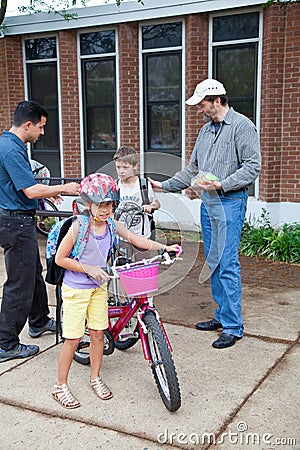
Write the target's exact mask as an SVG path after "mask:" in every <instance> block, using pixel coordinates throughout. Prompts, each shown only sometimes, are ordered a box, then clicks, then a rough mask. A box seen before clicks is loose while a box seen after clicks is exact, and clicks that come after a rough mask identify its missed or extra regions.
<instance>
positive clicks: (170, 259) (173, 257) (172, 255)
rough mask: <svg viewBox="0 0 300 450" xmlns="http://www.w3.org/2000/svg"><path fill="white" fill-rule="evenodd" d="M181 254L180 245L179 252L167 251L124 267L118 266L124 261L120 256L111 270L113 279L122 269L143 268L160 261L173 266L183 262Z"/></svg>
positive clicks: (126, 264)
mask: <svg viewBox="0 0 300 450" xmlns="http://www.w3.org/2000/svg"><path fill="white" fill-rule="evenodd" d="M180 254H181V247H180V245H178V252H173V251H172V252H167V251H164V252H163V253H161V254H160V255H156V256H153V258H149V259H142V260H141V261H137V262H134V263H129V262H126V263H125V264H122V265H118V260H119V259H120V258H121V259H124V257H123V256H118V258H116V259H115V261H114V263H113V264H112V266H111V270H112V273H113V276H112V277H111V278H115V277H118V272H117V270H118V269H120V268H126V269H129V268H130V267H142V266H144V265H146V264H151V263H153V262H156V261H158V260H162V261H160V264H165V265H170V264H173V263H174V262H175V261H177V260H182V258H180V257H179V255H180Z"/></svg>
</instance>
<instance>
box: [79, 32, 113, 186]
mask: <svg viewBox="0 0 300 450" xmlns="http://www.w3.org/2000/svg"><path fill="white" fill-rule="evenodd" d="M102 31H114V32H115V48H116V51H115V52H112V53H98V54H97V53H95V54H93V55H81V54H80V36H81V35H82V34H87V33H95V32H102ZM118 48H119V33H118V28H117V27H115V26H112V27H103V28H102V27H101V28H88V29H84V30H81V31H80V32H78V33H77V55H78V64H77V66H78V93H79V120H80V161H81V168H80V170H81V177H82V178H83V177H84V176H85V152H84V114H83V108H84V103H83V81H82V72H81V61H82V60H87V59H95V58H99V59H101V58H107V57H112V56H114V57H115V67H116V115H117V121H116V128H117V129H116V132H117V142H116V144H117V148H118V147H119V146H120V88H119V86H120V83H119V80H120V65H119V58H118Z"/></svg>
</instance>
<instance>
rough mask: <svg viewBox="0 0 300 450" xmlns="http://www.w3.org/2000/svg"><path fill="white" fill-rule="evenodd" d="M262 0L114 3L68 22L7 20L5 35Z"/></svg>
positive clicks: (35, 17)
mask: <svg viewBox="0 0 300 450" xmlns="http://www.w3.org/2000/svg"><path fill="white" fill-rule="evenodd" d="M262 2H263V1H262V0H250V1H249V0H247V1H246V0H181V1H178V0H177V1H176V0H144V5H141V4H140V3H138V2H136V1H132V2H125V3H122V4H121V7H120V8H118V7H117V6H116V5H115V4H110V5H101V6H93V7H84V8H77V9H76V10H70V11H69V12H70V13H72V12H73V13H76V14H77V15H78V17H77V19H73V20H71V21H65V20H64V19H63V18H62V17H61V16H60V15H58V14H47V13H39V14H30V15H18V16H10V17H6V18H5V22H4V25H5V31H4V34H5V35H8V36H12V35H20V34H21V35H25V34H32V33H45V32H49V31H58V30H70V29H77V28H87V27H95V26H97V27H98V26H107V25H114V24H118V23H126V22H136V21H138V22H140V21H144V20H153V19H163V18H166V17H177V16H181V17H182V16H185V15H187V14H196V13H205V12H206V13H208V12H218V11H222V10H228V9H235V8H242V7H253V6H260V5H261V4H262Z"/></svg>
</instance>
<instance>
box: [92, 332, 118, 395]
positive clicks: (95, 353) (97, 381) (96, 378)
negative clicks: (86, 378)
mask: <svg viewBox="0 0 300 450" xmlns="http://www.w3.org/2000/svg"><path fill="white" fill-rule="evenodd" d="M89 331H90V340H91V342H90V361H91V378H90V383H91V387H92V389H93V390H94V392H95V393H96V395H97V396H98V397H99V398H101V399H102V400H108V399H109V398H112V396H113V394H112V392H111V391H110V389H109V388H108V387H107V386H106V384H105V383H104V381H103V380H102V378H101V377H100V370H101V364H102V356H103V347H104V331H103V330H91V329H90V330H89Z"/></svg>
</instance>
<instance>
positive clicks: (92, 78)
mask: <svg viewBox="0 0 300 450" xmlns="http://www.w3.org/2000/svg"><path fill="white" fill-rule="evenodd" d="M84 68H85V79H86V101H87V104H93V105H95V104H104V103H106V104H107V103H109V104H113V103H114V101H115V61H114V59H110V60H99V61H85V62H84Z"/></svg>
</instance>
